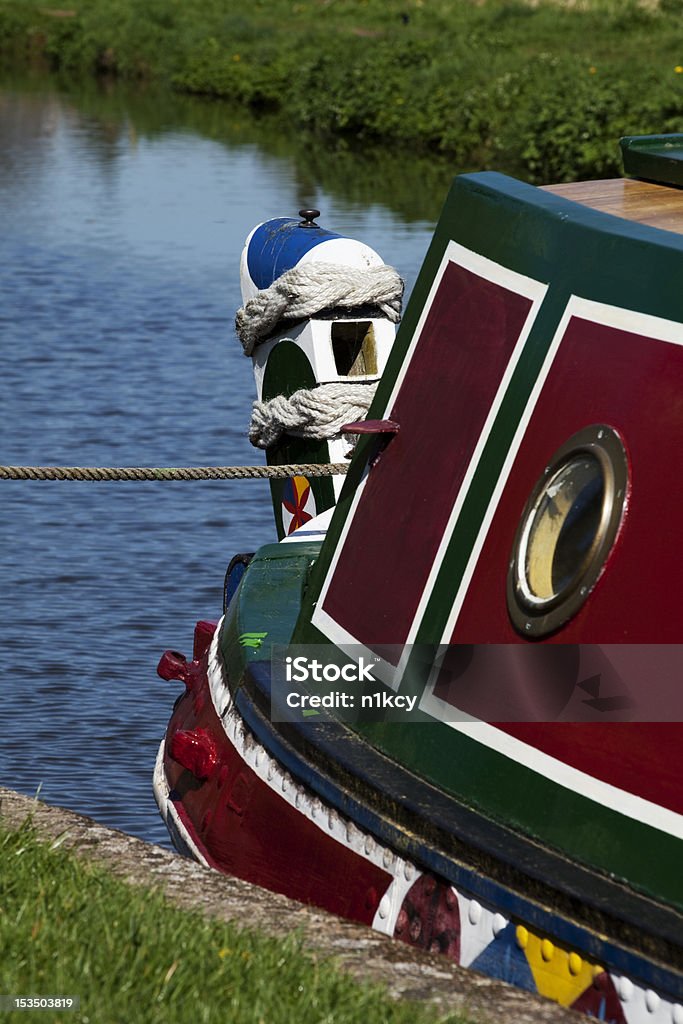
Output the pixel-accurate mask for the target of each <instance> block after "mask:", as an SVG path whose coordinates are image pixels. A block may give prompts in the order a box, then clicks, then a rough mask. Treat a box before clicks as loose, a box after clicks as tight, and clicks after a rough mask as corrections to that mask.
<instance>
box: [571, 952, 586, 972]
mask: <svg viewBox="0 0 683 1024" xmlns="http://www.w3.org/2000/svg"><path fill="white" fill-rule="evenodd" d="M568 966H569V973H570V974H573V975H574V977H576V975H577V974H578V973H579V971H580V970H581V968H582V967H583V960H582V959H581V957H580V956H579V954H578V953H570V954H569V960H568Z"/></svg>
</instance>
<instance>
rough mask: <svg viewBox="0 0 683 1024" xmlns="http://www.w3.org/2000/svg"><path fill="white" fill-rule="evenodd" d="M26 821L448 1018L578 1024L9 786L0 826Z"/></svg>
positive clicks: (128, 875) (570, 1016)
mask: <svg viewBox="0 0 683 1024" xmlns="http://www.w3.org/2000/svg"><path fill="white" fill-rule="evenodd" d="M27 817H30V818H31V820H32V823H33V825H34V827H35V828H36V831H37V833H38V835H39V836H40V837H41V838H44V839H46V840H54V839H56V838H58V837H63V845H64V846H65V847H67V848H68V849H70V850H72V851H73V852H74V853H75V854H76V855H78V856H79V857H83V858H86V859H88V860H92V861H96V862H97V863H98V864H100V865H101V866H103V867H105V868H106V869H108V870H109V871H111V872H112V874H114V875H116V876H117V877H119V878H122V879H124V880H125V881H126V882H128V883H129V884H131V885H138V886H143V887H147V888H152V887H153V888H156V889H158V890H160V891H161V892H162V893H163V894H164V895H165V897H166V898H167V899H168V900H169V902H170V903H172V904H173V905H175V906H177V907H180V908H182V909H187V910H195V911H202V912H203V913H205V914H207V915H210V916H212V917H215V918H218V919H220V920H224V921H231V922H234V923H236V924H243V925H244V926H245V927H249V928H250V929H256V930H259V931H262V932H264V933H267V934H268V935H271V936H276V937H282V938H284V937H285V936H287V935H290V934H291V933H292V931H294V930H298V932H299V934H300V935H301V937H302V941H303V945H304V948H305V950H306V952H307V953H308V954H309V955H311V956H314V957H316V958H318V959H325V960H327V959H333V960H334V961H335V962H336V963H337V964H338V965H339V966H340V967H341V968H342V969H343V970H344V971H346V972H347V973H349V974H350V975H351V976H352V977H354V978H355V979H357V980H358V981H364V982H372V983H375V984H380V985H383V986H384V987H385V988H386V990H387V992H388V994H389V996H390V997H391V998H393V999H407V1000H415V1001H419V1002H422V1003H425V1004H430V1005H431V1006H433V1007H434V1009H435V1011H436V1012H437V1013H439V1014H442V1013H446V1012H449V1011H450V1012H457V1011H461V1012H466V1013H467V1014H468V1015H469V1016H470V1017H471V1018H472V1019H473V1020H474V1021H478V1022H482V1024H484V1022H493V1021H506V1020H509V1021H514V1022H515V1024H572V1022H574V1021H576V1019H577V1017H576V1015H575V1014H574V1013H573V1012H571V1011H570V1010H565V1009H563V1008H562V1007H560V1006H558V1005H557V1004H555V1003H551V1002H549V1001H547V1000H545V999H542V998H540V997H539V996H536V995H533V994H531V993H527V992H523V991H521V990H520V989H516V988H513V987H512V986H510V985H506V984H505V983H503V982H500V981H494V980H492V979H490V978H487V977H485V976H484V975H482V974H478V973H477V972H475V971H469V970H466V969H465V968H462V967H458V966H457V965H455V964H452V963H451V962H449V961H448V960H446V959H445V957H440V956H437V955H432V954H428V953H424V952H422V951H420V950H414V949H411V948H410V947H408V946H406V945H405V944H404V943H402V942H397V941H394V940H392V939H389V938H387V937H386V936H383V935H380V934H379V933H377V932H373V931H372V930H371V929H369V928H367V927H365V926H364V925H359V924H354V923H353V922H350V921H344V920H341V919H340V918H337V917H334V916H333V915H331V914H327V913H325V912H323V911H320V910H317V909H316V908H314V907H308V906H304V905H302V904H299V903H296V902H295V901H293V900H290V899H287V898H286V897H285V896H280V895H278V894H276V893H272V892H268V891H267V890H265V889H261V888H259V887H258V886H255V885H251V884H249V883H248V882H243V881H241V880H240V879H237V878H232V877H229V876H227V875H222V874H219V873H218V872H217V871H212V870H211V869H210V868H205V867H203V866H202V865H201V864H197V863H195V862H194V861H190V860H187V859H186V858H184V857H181V856H180V855H179V854H176V853H172V852H170V851H169V850H165V849H163V848H162V847H160V846H155V845H153V844H152V843H147V842H144V841H143V840H142V839H137V838H135V837H134V836H129V835H126V834H125V833H124V832H119V831H117V830H116V829H111V828H107V827H106V826H105V825H100V824H99V823H98V822H96V821H94V820H93V819H92V818H88V817H86V816H85V815H82V814H77V813H76V812H75V811H70V810H67V809H65V808H62V807H53V806H50V805H48V804H45V803H43V802H42V801H40V800H37V799H35V798H32V797H27V796H24V795H22V794H20V793H16V792H14V790H11V789H7V788H5V787H1V786H0V823H2V824H3V825H5V826H7V827H10V828H18V827H19V826H20V825H21V824H22V823H23V822H24V821H25V820H26V818H27Z"/></svg>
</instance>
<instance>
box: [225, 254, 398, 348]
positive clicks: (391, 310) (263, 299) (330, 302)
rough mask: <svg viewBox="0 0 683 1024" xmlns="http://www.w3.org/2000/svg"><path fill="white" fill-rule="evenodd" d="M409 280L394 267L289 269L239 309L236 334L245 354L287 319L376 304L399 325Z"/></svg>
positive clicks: (329, 265) (306, 266) (321, 265)
mask: <svg viewBox="0 0 683 1024" xmlns="http://www.w3.org/2000/svg"><path fill="white" fill-rule="evenodd" d="M402 298H403V281H402V280H401V278H400V276H399V274H398V273H397V271H396V270H394V268H393V267H388V266H381V267H367V268H366V269H365V270H359V269H358V268H356V267H348V266H341V265H339V264H336V263H304V264H303V265H299V266H297V267H292V269H291V270H286V271H285V272H284V274H281V275H280V277H278V278H277V280H275V281H273V283H272V284H271V285H270V287H269V288H264V289H262V290H261V291H260V292H258V293H257V294H256V295H255V296H254V297H253V298H252V299H249V301H248V302H247V303H246V304H245V305H244V306H243V307H242V308H241V309H239V310H238V311H237V316H236V317H235V330H236V331H237V336H238V337H239V339H240V341H241V342H242V348H243V349H244V354H245V356H250V355H252V353H253V351H254V349H255V348H256V346H257V345H258V344H259V343H260V342H261V341H263V339H264V338H266V337H267V336H268V335H269V334H270V332H271V331H272V329H273V327H275V325H276V324H277V323H278V322H279V321H280V320H283V319H287V320H306V319H308V318H309V317H312V316H315V314H316V313H320V312H321V311H322V310H323V309H337V308H342V309H347V310H352V309H355V308H358V307H362V306H376V307H378V309H379V310H380V312H381V313H382V314H383V315H384V316H386V317H387V319H389V320H391V322H392V323H395V324H396V323H398V321H399V320H400V319H401V300H402Z"/></svg>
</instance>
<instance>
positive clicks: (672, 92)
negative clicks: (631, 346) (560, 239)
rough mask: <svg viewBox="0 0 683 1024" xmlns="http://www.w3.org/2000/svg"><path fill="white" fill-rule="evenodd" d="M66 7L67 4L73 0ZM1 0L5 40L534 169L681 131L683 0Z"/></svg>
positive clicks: (602, 161) (293, 114) (337, 126)
mask: <svg viewBox="0 0 683 1024" xmlns="http://www.w3.org/2000/svg"><path fill="white" fill-rule="evenodd" d="M63 2H65V3H68V0H63ZM45 4H46V0H0V47H1V48H2V49H4V51H5V53H8V52H10V51H11V52H13V53H15V54H19V55H23V56H26V55H29V56H30V55H33V56H34V57H35V56H36V55H41V56H43V57H44V58H46V59H47V60H48V61H49V63H50V65H51V67H53V68H61V69H66V70H69V71H72V72H77V73H79V74H80V73H87V74H93V73H100V74H102V73H106V74H116V75H119V76H124V77H129V78H133V77H153V78H157V79H163V80H165V81H167V82H169V83H170V84H171V85H172V86H173V87H174V88H175V89H177V90H182V91H187V92H193V93H198V94H204V95H208V96H213V97H224V98H230V99H231V100H237V101H239V102H241V103H243V104H246V105H248V106H249V107H251V108H252V109H260V110H263V109H273V110H280V111H282V112H283V113H284V114H285V115H286V116H287V117H288V118H289V119H290V120H292V121H293V122H295V123H296V124H298V125H300V126H303V127H306V128H308V129H309V130H313V131H315V132H317V133H318V134H319V135H325V134H329V135H332V134H334V135H337V136H340V135H341V136H350V137H353V138H355V139H357V138H359V137H360V138H361V139H363V138H365V139H382V140H386V141H393V142H401V143H406V144H408V145H410V146H412V147H414V148H419V149H421V150H423V151H428V152H429V151H431V152H439V153H444V154H447V155H449V156H450V157H451V159H452V161H453V163H454V164H455V165H457V166H459V167H468V166H469V167H473V166H477V167H485V166H489V167H498V168H503V169H510V170H515V171H516V172H518V173H520V174H522V175H523V176H525V177H526V178H528V179H529V180H532V181H540V180H545V181H547V180H550V179H552V180H559V179H563V178H564V179H566V178H575V177H588V176H596V175H603V176H604V175H605V174H610V173H614V172H617V171H618V164H617V155H616V154H617V148H616V139H617V138H618V137H619V136H620V135H622V134H634V133H652V132H656V133H659V132H664V131H680V130H683V0H658V2H657V0H650V2H649V3H648V2H645V0H583V2H581V0H575V2H574V3H567V4H559V5H558V4H557V3H552V2H551V0H538V2H535V3H533V2H531V0H251V3H250V4H249V5H245V4H244V3H243V0H145V3H139V2H138V0H74V4H73V8H71V7H69V8H68V9H50V8H48V7H46V6H45Z"/></svg>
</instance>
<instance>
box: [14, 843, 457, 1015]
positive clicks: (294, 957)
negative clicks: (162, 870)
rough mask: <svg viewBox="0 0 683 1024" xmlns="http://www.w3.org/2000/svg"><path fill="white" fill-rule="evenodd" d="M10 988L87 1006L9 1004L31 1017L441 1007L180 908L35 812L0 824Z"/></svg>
mask: <svg viewBox="0 0 683 1024" xmlns="http://www.w3.org/2000/svg"><path fill="white" fill-rule="evenodd" d="M0 994H3V995H31V994H33V995H52V996H55V995H64V996H66V995H69V996H79V997H80V1010H79V1011H77V1012H73V1011H72V1012H61V1013H51V1012H48V1011H33V1012H32V1011H21V1012H20V1013H12V1014H7V1015H6V1016H5V1015H2V1019H3V1020H5V1019H7V1020H10V1019H11V1020H17V1021H22V1022H26V1024H29V1022H31V1021H33V1020H35V1021H40V1022H42V1024H51V1022H52V1021H53V1020H54V1021H61V1022H62V1024H68V1022H73V1024H76V1022H77V1021H78V1022H83V1024H89V1022H91V1024H109V1022H114V1021H116V1022H121V1024H138V1022H139V1024H156V1022H159V1024H161V1022H163V1024H174V1022H179V1024H180V1022H182V1024H187V1022H188V1021H197V1022H210V1021H216V1022H220V1024H228V1022H229V1024H261V1022H263V1024H279V1022H282V1024H291V1022H293V1021H307V1022H311V1024H315V1022H319V1024H323V1022H325V1024H374V1022H382V1024H385V1022H386V1024H427V1022H428V1021H432V1022H434V1021H436V1018H437V1014H436V1013H434V1012H432V1013H431V1015H430V1013H429V1011H428V1010H425V1009H423V1008H421V1007H417V1006H415V1005H413V1004H406V1003H404V1004H401V1005H399V1004H396V1003H393V1002H391V1001H390V1000H389V999H387V998H386V997H385V996H384V995H383V994H382V992H381V990H379V989H378V988H376V987H370V986H363V985H359V984H356V983H354V982H353V981H352V980H350V979H349V978H348V977H347V976H345V975H344V974H342V973H341V972H340V971H339V970H337V969H336V968H335V967H334V965H333V964H331V963H329V962H322V961H318V960H314V959H313V958H312V957H311V956H310V955H305V954H304V953H303V952H302V950H301V944H300V942H299V940H298V939H297V937H296V936H293V937H291V938H288V939H287V940H284V941H278V940H275V939H269V938H266V937H263V936H260V935H256V934H254V933H250V932H248V931H239V930H238V929H236V928H235V927H233V926H230V925H228V924H223V923H220V922H216V921H214V920H210V919H207V918H205V917H203V916H201V915H200V914H191V913H186V912H183V911H180V910H177V909H174V908H173V907H171V906H170V905H169V904H168V903H167V902H166V901H165V900H164V899H163V898H162V897H161V896H160V895H159V894H157V893H155V892H150V891H147V890H142V889H139V888H136V887H131V886H128V885H126V884H125V883H124V882H122V881H119V880H118V879H116V878H114V877H113V876H111V875H110V874H108V873H107V872H105V871H104V870H102V869H101V868H99V867H96V866H94V865H92V864H90V863H86V862H83V861H79V860H78V859H77V858H76V857H74V856H73V855H72V854H70V853H68V852H67V851H66V850H65V849H64V848H63V847H62V846H58V845H57V844H56V843H52V844H51V845H48V844H46V843H42V842H40V841H39V840H38V838H37V836H36V834H35V832H34V831H33V829H32V828H31V826H30V825H28V824H26V825H24V826H23V827H22V828H21V829H19V830H7V829H6V828H1V827H0ZM441 1019H442V1020H443V1019H444V1018H441ZM448 1020H449V1021H450V1022H452V1024H456V1021H458V1020H461V1018H457V1017H455V1016H452V1017H449V1018H448Z"/></svg>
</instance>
